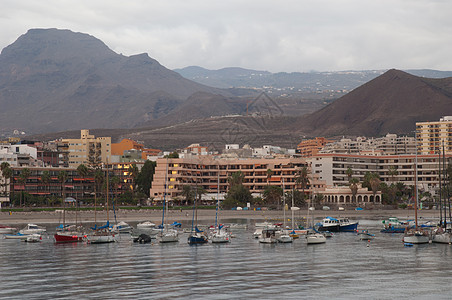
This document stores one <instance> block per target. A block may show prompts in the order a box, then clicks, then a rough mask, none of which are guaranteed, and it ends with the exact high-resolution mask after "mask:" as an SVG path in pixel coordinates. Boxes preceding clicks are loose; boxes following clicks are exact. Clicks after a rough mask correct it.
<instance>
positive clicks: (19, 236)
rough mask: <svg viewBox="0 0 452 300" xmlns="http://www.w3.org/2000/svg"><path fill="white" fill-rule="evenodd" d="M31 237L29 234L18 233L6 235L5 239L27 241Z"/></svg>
mask: <svg viewBox="0 0 452 300" xmlns="http://www.w3.org/2000/svg"><path fill="white" fill-rule="evenodd" d="M27 236H29V234H23V233H20V232H18V233H16V234H5V235H4V237H5V239H16V240H25V239H26V238H27Z"/></svg>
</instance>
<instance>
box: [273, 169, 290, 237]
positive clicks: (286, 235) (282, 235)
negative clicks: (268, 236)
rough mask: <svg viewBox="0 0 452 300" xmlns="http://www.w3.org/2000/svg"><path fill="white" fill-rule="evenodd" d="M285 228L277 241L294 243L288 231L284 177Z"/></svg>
mask: <svg viewBox="0 0 452 300" xmlns="http://www.w3.org/2000/svg"><path fill="white" fill-rule="evenodd" d="M282 184H283V218H284V220H283V228H282V230H281V231H280V233H279V234H278V237H277V240H278V242H280V243H292V242H293V237H292V236H291V235H290V232H289V230H287V229H286V195H285V194H284V177H283V182H282Z"/></svg>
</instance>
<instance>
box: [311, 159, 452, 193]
mask: <svg viewBox="0 0 452 300" xmlns="http://www.w3.org/2000/svg"><path fill="white" fill-rule="evenodd" d="M451 158H452V156H451V155H449V156H446V159H449V160H450V159H451ZM415 162H416V155H385V156H367V155H353V154H351V155H350V154H317V155H316V156H313V157H312V158H311V170H312V174H313V175H314V176H318V179H319V180H324V181H325V183H326V186H327V187H335V186H345V185H347V184H348V176H347V173H346V172H347V169H348V168H350V169H352V170H353V177H354V178H358V179H359V180H360V182H363V180H364V175H365V174H366V173H367V172H371V173H377V174H378V175H379V176H380V179H381V180H382V181H383V182H387V183H392V182H394V183H395V182H402V183H404V184H405V185H406V186H414V185H415V180H416V178H415V174H416V172H415V169H416V163H415ZM391 167H395V168H396V169H397V175H395V176H391V175H389V173H390V168H391ZM438 175H439V157H438V155H418V156H417V184H418V188H419V189H420V190H423V191H430V192H431V193H432V194H436V193H437V189H438V187H439V176H438Z"/></svg>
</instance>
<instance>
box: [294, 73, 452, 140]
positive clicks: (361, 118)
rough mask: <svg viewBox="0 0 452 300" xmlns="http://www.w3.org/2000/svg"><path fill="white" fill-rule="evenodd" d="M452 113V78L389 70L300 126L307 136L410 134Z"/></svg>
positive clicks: (308, 118) (298, 126)
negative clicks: (420, 125)
mask: <svg viewBox="0 0 452 300" xmlns="http://www.w3.org/2000/svg"><path fill="white" fill-rule="evenodd" d="M447 114H452V78H444V79H428V78H421V77H416V76H413V75H410V74H408V73H405V72H402V71H399V70H394V69H392V70H389V71H387V72H386V73H384V74H383V75H381V76H379V77H377V78H375V79H374V80H372V81H369V82H368V83H366V84H364V85H362V86H360V87H359V88H357V89H355V90H353V91H352V92H350V93H348V94H347V95H345V96H343V97H341V98H339V99H338V100H336V101H335V102H333V103H331V104H330V105H328V106H326V107H324V108H323V109H321V110H319V111H317V112H315V113H313V114H311V115H308V116H306V117H302V118H301V120H300V121H299V122H297V124H296V126H297V128H298V130H300V131H302V132H304V133H305V134H307V135H311V136H314V135H317V136H319V135H325V136H333V135H366V136H380V135H383V134H386V133H388V132H391V133H409V132H411V131H413V130H414V129H415V123H416V122H419V121H429V120H437V119H439V118H440V117H441V116H443V115H447Z"/></svg>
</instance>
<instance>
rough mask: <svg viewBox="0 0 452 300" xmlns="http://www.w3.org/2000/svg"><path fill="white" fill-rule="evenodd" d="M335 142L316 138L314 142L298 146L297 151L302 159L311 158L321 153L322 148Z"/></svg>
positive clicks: (303, 142)
mask: <svg viewBox="0 0 452 300" xmlns="http://www.w3.org/2000/svg"><path fill="white" fill-rule="evenodd" d="M331 142H333V141H331V140H327V139H326V138H324V137H316V138H315V139H312V140H305V141H302V142H301V143H299V144H298V147H297V150H298V152H299V153H300V155H301V157H311V156H313V155H316V154H317V153H319V151H320V150H322V148H323V147H324V146H325V145H326V144H328V143H331Z"/></svg>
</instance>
